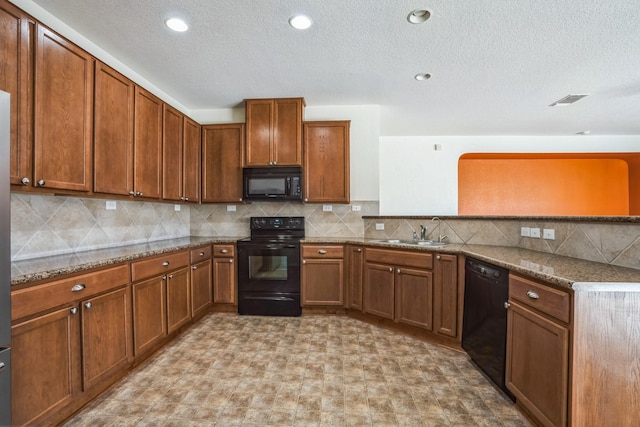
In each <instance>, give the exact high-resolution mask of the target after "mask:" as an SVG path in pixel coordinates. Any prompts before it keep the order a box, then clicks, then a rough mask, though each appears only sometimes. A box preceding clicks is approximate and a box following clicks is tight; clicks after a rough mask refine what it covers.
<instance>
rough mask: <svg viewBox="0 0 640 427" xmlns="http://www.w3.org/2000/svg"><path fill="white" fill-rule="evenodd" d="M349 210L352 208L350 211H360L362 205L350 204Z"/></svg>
mask: <svg viewBox="0 0 640 427" xmlns="http://www.w3.org/2000/svg"><path fill="white" fill-rule="evenodd" d="M351 210H352V211H361V210H362V206H360V205H353V206H351Z"/></svg>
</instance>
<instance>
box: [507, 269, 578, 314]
mask: <svg viewBox="0 0 640 427" xmlns="http://www.w3.org/2000/svg"><path fill="white" fill-rule="evenodd" d="M509 299H510V300H515V301H519V302H521V303H522V304H525V305H527V306H529V307H533V308H535V309H536V310H539V311H541V312H543V313H545V314H548V315H549V316H552V317H555V318H556V319H558V320H561V321H563V322H565V323H569V320H570V305H571V300H570V296H569V294H568V293H567V292H562V291H560V290H558V289H554V288H551V287H549V286H545V285H543V284H540V283H537V282H533V281H531V280H528V279H524V278H522V277H518V276H513V275H510V276H509Z"/></svg>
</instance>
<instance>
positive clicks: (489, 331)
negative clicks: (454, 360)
mask: <svg viewBox="0 0 640 427" xmlns="http://www.w3.org/2000/svg"><path fill="white" fill-rule="evenodd" d="M508 299H509V270H506V269H504V268H501V267H497V266H495V265H492V264H489V263H486V262H483V261H479V260H477V259H474V258H467V260H466V264H465V280H464V312H463V319H462V348H463V349H464V350H465V351H466V352H467V353H468V354H469V356H470V357H471V360H473V361H474V362H475V364H476V365H478V367H479V368H480V369H482V371H483V372H484V373H485V374H487V376H488V377H489V378H491V380H493V382H494V383H496V385H497V386H498V387H500V388H501V389H502V390H503V391H504V392H505V394H506V395H507V396H509V398H511V399H512V400H515V398H514V396H513V394H511V392H510V391H509V390H507V387H506V386H505V383H504V379H505V373H504V370H505V359H506V354H505V353H506V339H507V310H506V309H505V302H507V300H508Z"/></svg>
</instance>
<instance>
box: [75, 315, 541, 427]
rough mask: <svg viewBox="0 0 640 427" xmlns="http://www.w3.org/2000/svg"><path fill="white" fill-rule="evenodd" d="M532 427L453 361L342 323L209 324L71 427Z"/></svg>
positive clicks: (215, 319)
mask: <svg viewBox="0 0 640 427" xmlns="http://www.w3.org/2000/svg"><path fill="white" fill-rule="evenodd" d="M88 425H91V426H107V425H110V426H111V425H113V426H256V427H257V426H265V425H269V426H296V427H297V426H332V427H334V426H411V427H416V426H529V425H530V424H529V422H528V421H527V420H526V419H525V418H524V417H523V416H522V415H521V414H520V412H519V411H518V410H517V409H516V408H515V407H514V404H513V403H512V402H511V401H510V400H509V399H507V398H506V397H504V396H503V395H502V394H501V393H500V392H499V391H498V390H497V389H496V388H495V387H494V386H493V385H492V384H490V383H489V381H488V380H487V379H486V378H485V377H484V376H483V375H482V374H481V373H480V372H479V371H478V370H477V369H476V368H475V367H474V366H473V365H472V364H471V362H470V361H469V359H468V357H467V356H466V355H465V354H463V353H459V352H456V351H453V350H449V349H446V348H443V347H440V346H437V345H433V344H430V343H427V342H424V341H420V340H417V339H414V338H411V337H408V336H405V335H402V334H399V333H396V332H392V331H389V330H386V329H381V328H378V327H376V326H373V325H369V324H367V323H363V322H360V321H358V320H355V319H351V318H348V317H344V316H304V317H300V318H273V317H253V316H237V315H231V314H212V315H209V316H207V317H205V318H204V319H203V320H202V321H200V322H199V323H198V324H196V325H194V326H193V327H192V328H191V329H189V330H188V331H187V332H185V333H184V334H183V335H181V336H180V337H179V338H178V339H177V340H175V341H174V342H173V343H171V344H170V345H169V346H168V347H166V348H164V349H163V350H162V351H161V352H159V353H158V354H157V355H155V356H153V357H152V358H151V359H150V360H149V361H147V362H146V363H145V364H143V365H142V366H140V367H139V368H137V369H136V370H135V371H134V372H133V373H132V374H131V375H130V376H129V377H127V378H126V379H124V380H123V381H122V382H121V383H119V384H118V385H116V386H115V387H113V388H112V389H111V390H109V391H108V392H107V393H105V394H104V395H103V396H101V397H100V398H98V399H97V400H96V401H94V402H93V403H92V404H91V405H89V406H88V407H86V408H85V409H84V410H83V411H82V412H80V413H78V414H77V415H76V416H75V417H74V418H72V419H70V420H69V421H68V422H67V423H66V424H65V427H72V426H88Z"/></svg>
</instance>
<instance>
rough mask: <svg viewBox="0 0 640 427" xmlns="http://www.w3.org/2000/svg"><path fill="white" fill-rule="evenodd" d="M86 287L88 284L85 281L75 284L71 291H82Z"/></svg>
mask: <svg viewBox="0 0 640 427" xmlns="http://www.w3.org/2000/svg"><path fill="white" fill-rule="evenodd" d="M86 287H87V286H86V285H85V284H84V283H78V284H77V285H73V287H72V288H71V292H80V291H81V290H83V289H84V288H86Z"/></svg>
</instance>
